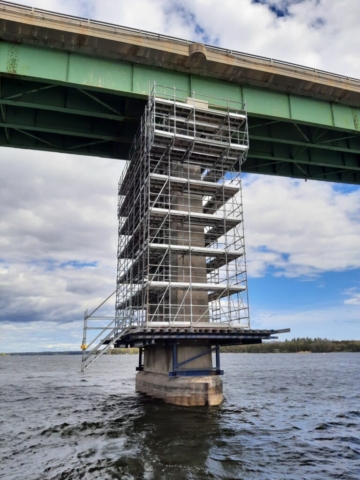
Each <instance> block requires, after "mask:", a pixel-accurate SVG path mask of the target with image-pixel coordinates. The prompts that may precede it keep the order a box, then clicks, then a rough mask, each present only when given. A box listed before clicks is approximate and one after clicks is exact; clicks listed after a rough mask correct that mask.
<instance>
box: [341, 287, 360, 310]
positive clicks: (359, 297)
mask: <svg viewBox="0 0 360 480" xmlns="http://www.w3.org/2000/svg"><path fill="white" fill-rule="evenodd" d="M344 295H346V296H348V297H350V298H347V299H346V300H344V304H345V305H358V306H359V305H360V292H358V289H357V288H356V287H352V288H349V289H348V290H346V291H345V292H344Z"/></svg>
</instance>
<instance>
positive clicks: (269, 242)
mask: <svg viewBox="0 0 360 480" xmlns="http://www.w3.org/2000/svg"><path fill="white" fill-rule="evenodd" d="M244 211H245V229H246V244H247V254H248V255H247V256H248V261H249V273H250V274H251V275H253V276H262V275H264V273H265V272H266V269H267V268H268V267H269V266H271V267H273V268H275V269H276V271H277V274H278V275H280V274H281V275H286V276H289V277H296V276H300V275H310V276H311V275H318V274H320V273H322V272H326V271H342V270H346V269H355V268H360V189H354V190H353V191H351V192H349V193H344V192H342V191H341V190H339V189H338V188H336V186H335V185H333V184H328V183H325V182H315V181H308V182H304V181H299V180H291V179H286V178H276V177H265V176H250V175H247V176H246V177H245V181H244Z"/></svg>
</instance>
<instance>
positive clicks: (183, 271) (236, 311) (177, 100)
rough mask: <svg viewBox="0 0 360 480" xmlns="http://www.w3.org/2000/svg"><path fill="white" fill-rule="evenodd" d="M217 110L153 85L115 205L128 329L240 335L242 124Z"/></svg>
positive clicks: (119, 296) (244, 319)
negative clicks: (231, 330) (231, 329)
mask: <svg viewBox="0 0 360 480" xmlns="http://www.w3.org/2000/svg"><path fill="white" fill-rule="evenodd" d="M225 103H226V105H225V106H224V107H223V108H219V107H217V108H213V107H211V98H206V99H205V98H204V97H201V98H197V97H196V96H195V95H194V96H193V97H191V98H187V97H185V92H182V91H179V90H176V89H172V88H171V89H170V88H168V87H164V86H159V85H155V86H154V88H153V90H152V92H151V94H150V95H149V101H148V104H147V106H146V108H145V113H144V115H143V118H142V120H141V124H140V127H139V131H138V133H137V135H136V138H135V140H134V143H133V146H132V148H131V153H130V162H129V163H128V165H127V166H126V168H125V169H124V172H123V174H122V176H121V178H120V181H119V200H118V219H119V243H118V269H117V291H116V315H119V316H121V317H122V318H124V317H131V318H133V320H134V322H135V323H136V324H137V325H140V326H144V327H146V328H149V327H154V326H158V327H159V326H164V325H168V326H169V327H173V326H176V325H182V326H184V325H190V326H195V325H196V326H200V325H201V324H206V325H208V324H209V323H211V324H226V325H228V326H236V327H237V328H238V327H241V328H249V327H250V319H249V306H248V291H247V272H246V254H245V240H244V222H243V205H242V190H241V177H240V175H241V173H240V172H241V165H242V163H243V162H244V161H245V159H246V155H247V152H248V149H249V139H248V138H249V137H248V128H247V115H246V108H245V105H244V104H236V103H235V102H225ZM209 105H210V106H209Z"/></svg>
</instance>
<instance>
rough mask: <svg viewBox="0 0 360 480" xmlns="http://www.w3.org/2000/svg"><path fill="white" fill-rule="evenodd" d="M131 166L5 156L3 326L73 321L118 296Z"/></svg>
mask: <svg viewBox="0 0 360 480" xmlns="http://www.w3.org/2000/svg"><path fill="white" fill-rule="evenodd" d="M123 166H124V162H122V161H114V160H104V159H98V158H83V157H76V156H67V155H60V154H53V153H43V152H29V151H25V150H12V149H0V169H1V172H2V179H1V190H0V231H1V237H0V272H1V273H2V275H0V291H1V295H0V308H1V318H2V320H3V321H4V320H5V321H6V320H8V321H9V320H12V321H35V320H36V321H38V320H53V321H57V322H65V321H67V322H68V321H73V320H75V319H77V318H81V317H82V313H83V311H84V310H85V308H87V307H89V308H90V307H92V306H93V307H95V306H96V304H97V303H100V301H102V300H103V298H104V297H106V296H107V295H109V294H110V293H111V292H112V291H113V290H114V289H115V278H116V249H117V217H116V209H117V182H118V178H119V176H120V173H121V170H122V168H123Z"/></svg>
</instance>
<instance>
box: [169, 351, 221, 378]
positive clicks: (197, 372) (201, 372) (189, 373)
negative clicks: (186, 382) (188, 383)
mask: <svg viewBox="0 0 360 480" xmlns="http://www.w3.org/2000/svg"><path fill="white" fill-rule="evenodd" d="M172 347H173V348H172V357H173V358H172V363H173V369H172V371H170V372H169V377H180V376H181V377H203V376H207V375H224V370H220V346H219V345H216V347H215V348H211V349H210V353H212V352H215V355H216V367H215V368H211V369H182V370H179V368H180V367H182V366H184V365H186V364H187V363H190V362H192V361H193V360H196V359H197V358H200V357H203V356H204V355H207V354H208V353H209V351H205V352H203V353H199V354H198V355H194V356H193V357H190V358H188V359H187V360H184V361H183V362H180V363H177V344H176V343H174V344H173V346H172Z"/></svg>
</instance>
